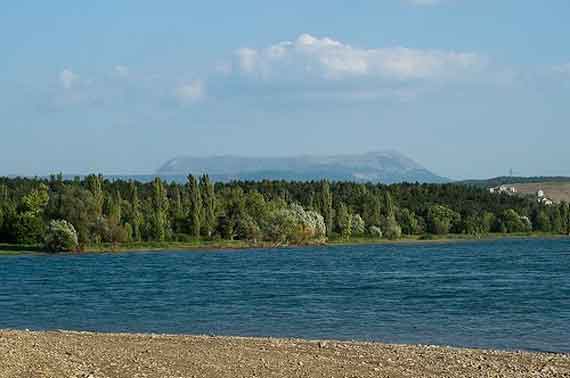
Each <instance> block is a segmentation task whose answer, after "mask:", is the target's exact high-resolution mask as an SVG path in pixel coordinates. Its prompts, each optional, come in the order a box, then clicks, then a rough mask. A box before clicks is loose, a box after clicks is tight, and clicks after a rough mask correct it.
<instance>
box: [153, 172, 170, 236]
mask: <svg viewBox="0 0 570 378" xmlns="http://www.w3.org/2000/svg"><path fill="white" fill-rule="evenodd" d="M152 189H153V195H152V201H151V204H152V211H153V214H152V233H153V237H154V239H155V240H158V241H164V240H166V238H167V236H168V196H167V194H166V189H165V188H164V185H163V183H162V180H161V179H160V178H158V177H157V178H155V179H154V182H153V185H152Z"/></svg>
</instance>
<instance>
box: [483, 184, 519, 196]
mask: <svg viewBox="0 0 570 378" xmlns="http://www.w3.org/2000/svg"><path fill="white" fill-rule="evenodd" d="M489 192H491V193H507V194H516V193H517V188H515V187H514V186H511V185H501V186H497V187H495V188H490V189H489Z"/></svg>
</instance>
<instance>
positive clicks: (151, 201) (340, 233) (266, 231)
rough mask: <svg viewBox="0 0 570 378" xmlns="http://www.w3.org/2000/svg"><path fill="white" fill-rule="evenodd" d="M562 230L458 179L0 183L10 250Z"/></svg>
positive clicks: (568, 222) (527, 205)
mask: <svg viewBox="0 0 570 378" xmlns="http://www.w3.org/2000/svg"><path fill="white" fill-rule="evenodd" d="M569 231H570V210H569V206H568V204H567V203H561V204H557V205H552V206H544V205H541V204H539V203H537V201H536V200H534V199H532V198H524V197H516V196H509V195H507V194H492V193H489V192H488V191H486V190H485V189H482V188H477V187H474V186H467V185H458V184H444V185H440V184H438V185H436V184H417V183H416V184H396V185H389V186H387V185H380V184H357V183H349V182H332V183H331V182H328V181H313V182H286V181H261V182H232V183H215V184H214V183H213V182H212V181H210V179H209V178H208V176H207V175H204V176H202V177H200V178H197V177H194V176H189V177H188V181H187V183H186V184H185V185H181V184H176V183H168V182H164V181H162V180H161V179H159V178H156V179H155V180H154V181H153V182H149V183H141V182H134V181H121V180H116V181H109V180H106V179H104V178H103V177H102V176H96V175H91V176H88V177H86V178H84V179H80V178H76V179H75V180H64V179H63V177H62V176H61V175H59V176H52V177H51V178H49V179H27V178H10V179H9V178H0V243H7V245H10V246H11V247H10V250H19V249H21V248H18V246H19V247H22V246H34V247H33V248H37V249H39V250H45V251H74V250H99V249H106V248H108V249H118V250H120V249H122V248H121V246H124V248H125V249H135V248H130V247H132V246H141V249H144V246H147V247H148V248H149V249H153V247H152V246H153V245H156V246H157V247H156V248H164V246H165V245H169V243H170V244H171V245H177V246H181V245H182V246H184V245H185V246H197V247H198V246H200V247H208V246H211V247H212V248H216V247H221V248H223V247H224V246H227V247H228V248H244V247H250V246H256V245H257V246H280V245H291V244H295V245H303V244H319V243H325V242H327V241H332V242H336V243H342V242H361V241H363V240H372V241H375V242H377V241H379V240H382V239H384V240H399V239H405V240H429V239H438V238H442V237H444V236H445V237H446V238H452V239H453V238H457V239H461V238H481V237H483V236H485V235H489V234H492V233H494V234H500V235H520V234H523V235H524V234H529V233H531V232H534V233H537V232H538V233H542V234H544V235H554V234H558V235H562V234H564V235H567V234H568V233H569ZM0 245H1V244H0ZM0 249H1V248H0Z"/></svg>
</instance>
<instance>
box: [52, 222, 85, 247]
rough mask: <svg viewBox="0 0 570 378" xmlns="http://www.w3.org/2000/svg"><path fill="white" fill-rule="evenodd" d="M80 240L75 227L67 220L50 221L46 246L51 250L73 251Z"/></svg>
mask: <svg viewBox="0 0 570 378" xmlns="http://www.w3.org/2000/svg"><path fill="white" fill-rule="evenodd" d="M78 245H79V242H78V240H77V231H75V227H73V225H72V224H71V223H69V222H67V221H65V220H53V221H51V222H50V224H49V226H48V229H47V232H46V236H45V248H46V249H47V250H48V251H49V252H71V251H75V250H77V247H78Z"/></svg>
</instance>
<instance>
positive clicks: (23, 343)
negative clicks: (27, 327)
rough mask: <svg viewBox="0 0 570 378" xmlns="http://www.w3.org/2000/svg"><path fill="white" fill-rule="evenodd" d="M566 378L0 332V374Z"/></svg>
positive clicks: (543, 365) (525, 362) (354, 348)
mask: <svg viewBox="0 0 570 378" xmlns="http://www.w3.org/2000/svg"><path fill="white" fill-rule="evenodd" d="M27 377H29V378H32V377H33V378H44V377H46V378H47V377H50V378H51V377H53V378H60V377H61V378H67V377H70V378H128V377H133V378H187V377H188V378H190V377H195V378H214V377H215V378H224V377H228V378H238V377H259V378H270V377H323V378H325V377H326V378H331V377H334V378H336V377H339V378H345V377H351V378H352V377H354V378H356V377H386V378H388V377H390V378H403V377H410V378H424V377H426V378H427V377H447V378H456V377H457V378H467V377H472V378H476V377H486V378H487V377H505V378H518V377H521V378H523V377H524V378H528V377H534V378H541V377H544V378H556V377H561V378H562V377H570V355H564V354H543V353H526V352H499V351H484V350H470V349H457V348H445V347H436V346H405V345H386V344H379V343H350V342H336V341H305V340H285V339H270V338H265V339H264V338H259V339H255V338H237V337H208V336H172V335H143V334H99V333H86V332H66V331H55V332H29V331H9V330H7V331H0V378H27Z"/></svg>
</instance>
